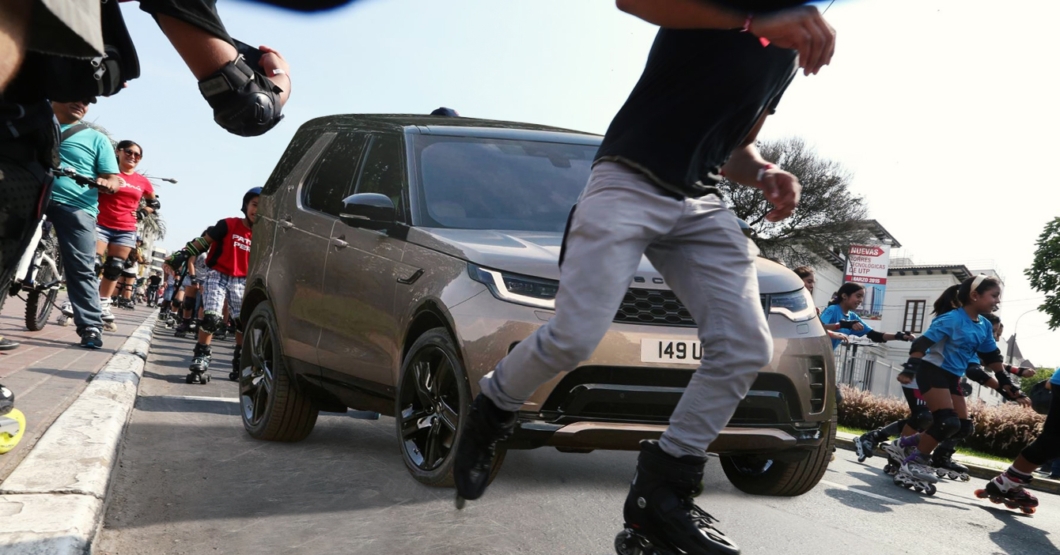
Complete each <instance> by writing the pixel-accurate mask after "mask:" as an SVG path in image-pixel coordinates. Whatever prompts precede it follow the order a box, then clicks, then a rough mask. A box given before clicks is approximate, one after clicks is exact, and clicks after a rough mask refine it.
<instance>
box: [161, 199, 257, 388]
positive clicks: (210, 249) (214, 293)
mask: <svg viewBox="0 0 1060 555" xmlns="http://www.w3.org/2000/svg"><path fill="white" fill-rule="evenodd" d="M260 195H261V187H254V188H253V189H251V190H249V191H247V193H246V194H245V195H243V217H242V218H225V219H223V220H219V221H218V222H217V223H216V224H214V225H213V227H210V228H209V229H208V230H206V234H205V235H204V236H203V237H196V238H195V239H192V240H191V241H189V242H188V244H187V245H185V247H184V248H183V249H181V250H179V251H177V252H176V253H174V254H173V256H171V257H170V258H169V260H167V263H168V264H169V265H170V266H171V267H173V268H180V267H182V266H183V265H184V264H186V263H188V262H189V261H191V260H192V259H194V258H195V257H196V256H198V255H200V254H202V253H204V252H205V253H207V255H206V266H207V268H209V271H208V272H207V273H206V278H205V279H204V280H203V291H202V295H203V311H204V314H203V318H202V323H200V324H199V338H198V339H199V341H198V342H197V343H196V344H195V351H194V354H193V355H192V360H191V366H189V367H188V369H189V370H190V371H191V372H190V373H189V374H188V377H187V382H188V383H208V382H209V381H210V375H209V374H207V373H206V371H207V370H209V368H210V341H211V340H212V339H213V333H214V332H215V331H217V330H218V329H220V328H221V326H222V325H224V320H223V318H222V313H223V311H224V306H225V297H226V295H227V297H228V309H229V314H231V316H232V319H233V320H235V321H236V322H237V324H236V352H235V357H233V359H232V372H231V373H229V375H228V378H229V379H231V380H236V379H238V378H239V358H240V349H241V347H242V345H243V331H242V330H241V329H240V327H239V324H238V322H239V309H240V307H242V305H243V290H244V287H245V286H246V281H247V266H248V264H249V261H250V238H251V235H252V232H251V226H253V225H254V220H256V219H257V216H258V196H260Z"/></svg>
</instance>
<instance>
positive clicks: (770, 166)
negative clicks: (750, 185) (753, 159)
mask: <svg viewBox="0 0 1060 555" xmlns="http://www.w3.org/2000/svg"><path fill="white" fill-rule="evenodd" d="M775 167H776V166H775V165H774V164H766V165H764V166H762V167H761V168H758V176H757V177H756V178H755V180H756V181H757V182H758V183H761V182H762V176H763V175H765V173H766V172H767V171H769V170H771V169H773V168H775Z"/></svg>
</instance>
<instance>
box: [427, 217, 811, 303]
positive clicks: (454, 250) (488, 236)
mask: <svg viewBox="0 0 1060 555" xmlns="http://www.w3.org/2000/svg"><path fill="white" fill-rule="evenodd" d="M407 240H408V241H409V242H410V243H414V244H417V245H420V246H422V247H426V248H429V249H432V250H437V251H441V252H444V253H446V254H449V255H451V256H455V257H457V258H461V259H464V260H467V261H468V262H473V263H475V264H478V265H480V266H484V267H486V268H490V269H494V270H502V271H505V272H511V273H513V274H522V275H525V276H533V277H540V278H545V279H554V280H558V279H559V251H560V245H561V244H562V241H563V234H562V233H556V232H550V231H548V232H546V231H495V230H478V229H445V228H426V227H413V228H410V230H409V235H408V239H407ZM756 266H757V269H758V287H759V289H760V291H761V292H762V293H786V292H788V291H795V290H797V289H801V288H802V287H803V284H802V280H801V279H799V277H798V276H796V275H795V273H794V272H792V271H791V270H789V269H787V268H785V267H784V266H781V265H780V264H777V263H775V262H771V261H769V260H766V259H764V258H758V259H757V260H756ZM636 277H642V278H644V282H643V283H641V282H639V281H637V282H636V284H637V286H638V287H642V288H645V289H666V288H667V287H666V285H665V282H664V281H663V279H662V276H661V275H659V272H658V271H657V270H656V269H655V268H654V267H653V266H652V265H651V263H650V262H648V259H647V257H642V258H641V260H640V266H639V267H638V268H637V273H636Z"/></svg>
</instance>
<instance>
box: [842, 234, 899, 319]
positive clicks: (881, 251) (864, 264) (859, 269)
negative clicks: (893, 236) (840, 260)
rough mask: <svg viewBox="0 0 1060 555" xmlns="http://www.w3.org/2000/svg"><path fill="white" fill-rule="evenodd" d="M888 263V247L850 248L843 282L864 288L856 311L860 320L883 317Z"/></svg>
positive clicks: (865, 246)
mask: <svg viewBox="0 0 1060 555" xmlns="http://www.w3.org/2000/svg"><path fill="white" fill-rule="evenodd" d="M890 263H891V246H890V245H851V246H850V254H849V255H848V256H847V271H846V275H845V276H844V277H843V280H844V281H853V282H854V283H860V284H862V285H864V286H865V300H864V301H863V302H862V303H861V306H860V307H859V308H858V309H857V310H856V312H857V313H858V316H861V318H862V319H865V320H879V319H880V318H881V317H882V316H883V297H884V293H885V292H886V290H887V267H888V266H889V265H890Z"/></svg>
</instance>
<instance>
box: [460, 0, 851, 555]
mask: <svg viewBox="0 0 1060 555" xmlns="http://www.w3.org/2000/svg"><path fill="white" fill-rule="evenodd" d="M619 7H620V8H621V9H623V10H624V11H627V12H629V13H631V14H633V15H635V16H637V17H640V18H642V19H644V20H646V21H648V22H650V23H653V24H655V25H659V27H660V29H659V31H658V34H657V35H656V38H655V43H654V44H653V46H652V49H651V52H650V54H649V55H648V61H647V65H646V66H645V69H644V73H643V74H642V76H641V78H640V81H639V82H638V83H637V85H636V87H635V88H634V89H633V91H632V93H631V94H630V96H629V99H628V100H627V101H626V103H625V104H624V105H623V107H622V108H621V109H620V110H619V112H618V114H617V115H616V116H615V118H614V120H613V121H612V122H611V125H610V127H609V128H608V130H607V133H606V135H605V136H604V140H603V143H602V144H601V146H600V149H599V150H598V152H597V156H596V160H595V161H594V164H593V169H592V173H591V175H590V178H589V182H588V184H587V185H586V188H585V190H584V191H583V192H582V195H581V197H580V199H579V201H578V203H577V205H576V206H575V208H574V210H572V212H571V216H570V219H569V221H568V229H567V233H566V235H565V238H564V246H563V249H562V254H561V255H560V270H561V277H560V284H561V285H560V287H559V291H558V293H557V296H556V303H555V304H556V313H555V316H554V317H552V318H551V319H550V320H549V321H548V322H547V323H546V324H545V325H544V326H542V327H541V328H539V329H538V330H536V331H535V332H534V333H533V335H531V336H530V337H529V338H527V339H525V340H524V341H521V342H519V343H518V344H516V345H515V347H514V348H513V349H512V350H511V351H510V352H509V354H508V355H507V356H506V357H505V358H504V359H503V360H501V361H500V362H499V363H498V364H497V366H496V367H495V369H494V370H493V371H492V372H491V373H489V374H487V375H486V376H485V377H483V379H482V380H481V381H480V382H479V385H480V387H481V393H480V394H479V395H478V396H477V397H475V399H474V401H473V403H472V405H471V408H470V412H469V414H468V417H467V418H466V419H465V422H464V424H463V426H462V427H461V430H460V431H459V432H458V435H457V438H458V439H457V445H456V446H455V449H456V455H455V460H454V479H455V482H456V489H457V506H458V507H461V506H463V503H464V500H466V499H478V498H479V497H480V496H481V495H482V494H483V493H484V491H485V489H486V486H487V485H488V483H489V478H490V473H491V472H490V471H491V468H492V462H493V457H494V454H495V449H496V446H497V443H498V442H500V441H502V440H504V439H505V438H506V437H508V436H509V435H510V434H511V432H512V430H513V428H514V427H515V423H516V421H517V419H518V413H517V411H519V410H520V408H521V407H522V405H523V402H524V401H525V400H526V399H527V398H528V397H529V396H530V395H531V394H532V393H533V392H534V391H535V390H536V389H537V388H538V387H539V386H540V385H541V384H542V383H544V382H546V381H548V380H550V379H552V378H553V377H554V376H556V375H557V374H558V373H560V372H564V371H569V370H571V369H572V368H574V367H575V366H576V365H577V364H578V363H579V362H580V361H583V360H585V359H586V358H588V357H589V356H591V354H592V352H593V350H594V349H595V348H596V347H597V345H598V344H599V342H600V341H601V339H602V338H603V336H604V334H605V333H606V331H607V329H608V328H609V327H610V325H611V322H612V320H613V319H614V315H615V313H616V311H617V310H618V307H619V304H620V302H621V300H622V298H623V296H624V295H625V294H626V292H627V290H628V288H629V286H630V284H631V283H632V279H633V275H634V273H635V271H636V269H637V267H638V265H639V264H640V262H641V260H642V258H643V257H644V255H647V257H648V259H649V260H650V261H651V262H652V264H653V265H654V266H655V268H656V269H657V270H658V271H659V272H660V273H661V274H662V276H663V277H664V279H665V280H666V283H668V284H669V286H670V287H671V289H672V290H673V292H674V293H676V294H677V296H678V297H679V298H680V299H681V300H682V301H683V303H684V304H685V306H686V307H687V308H688V310H689V312H690V313H691V314H692V316H693V318H694V319H695V321H696V322H699V338H700V340H701V342H702V344H703V348H704V349H705V352H704V356H703V362H702V364H701V366H700V367H699V368H698V370H697V371H696V372H695V374H694V375H693V377H692V379H691V381H690V382H689V385H688V387H687V389H686V391H685V394H684V395H683V396H682V397H681V400H680V401H679V403H678V405H677V407H676V409H675V410H674V413H673V415H672V417H671V419H670V425H669V427H668V428H667V430H666V431H665V432H664V433H663V434H662V437H661V438H660V439H659V440H650V441H648V440H646V441H643V442H641V450H640V456H639V458H638V461H637V469H636V473H635V475H634V477H633V480H632V483H631V484H630V490H629V496H628V497H627V499H626V503H625V505H624V508H623V515H624V519H625V528H626V529H625V530H624V531H623V532H621V533H620V535H619V537H618V538H617V539H616V542H617V543H620V544H621V545H622V546H623V548H624V546H631V545H633V544H639V545H640V546H642V547H643V546H644V545H648V546H652V547H649V548H648V549H655V550H671V551H679V552H681V553H691V554H703V553H726V554H732V553H738V552H739V549H738V548H737V547H736V546H735V545H734V544H733V543H732V542H731V541H729V539H728V538H726V537H725V536H724V534H722V533H721V532H720V531H718V530H717V528H715V525H714V523H715V522H716V521H714V520H713V518H712V517H710V515H708V514H707V513H705V512H704V511H703V510H702V509H700V508H699V507H697V506H696V504H695V503H694V502H693V500H692V497H693V494H694V493H696V492H697V491H698V490H699V487H700V486H699V484H700V482H701V479H702V477H703V467H704V465H705V463H706V461H707V456H706V448H707V446H708V445H709V444H710V443H711V441H713V439H714V438H715V437H717V435H718V433H719V431H720V430H721V428H723V427H724V426H725V424H726V423H727V422H728V421H729V419H730V418H731V417H732V414H733V412H734V411H735V409H736V407H737V405H738V404H739V403H740V401H741V399H743V397H744V396H745V395H746V393H747V391H748V389H749V388H750V386H751V384H752V383H753V381H754V379H755V377H756V376H757V374H758V371H759V369H761V368H762V367H763V366H765V365H766V364H768V363H769V361H770V360H771V358H772V339H771V336H770V334H769V329H768V326H767V324H766V319H765V315H764V313H763V311H762V307H761V299H760V297H759V291H758V283H757V276H756V272H755V265H754V264H755V262H754V261H755V255H756V249H755V247H754V245H753V243H751V241H750V240H749V239H748V238H747V237H746V236H744V235H743V233H742V232H741V230H740V226H739V222H738V221H737V219H736V217H735V216H734V215H733V213H732V212H731V211H730V210H728V209H727V208H726V207H725V204H724V202H723V201H722V200H721V198H720V197H719V196H718V195H719V192H718V189H717V187H716V185H717V184H718V183H719V182H720V181H721V179H722V174H723V173H724V175H725V176H726V177H727V178H728V179H730V180H733V181H734V182H738V183H744V184H747V185H749V186H753V187H756V188H759V189H761V190H762V191H763V192H764V193H765V196H766V199H767V200H768V201H769V202H770V203H772V204H773V206H774V207H775V208H774V210H773V211H772V212H771V213H770V214H769V216H768V218H769V220H770V221H780V220H783V219H784V218H787V217H788V216H789V215H790V214H791V213H792V211H793V210H794V209H795V207H796V205H797V204H798V200H799V192H800V186H799V183H798V179H797V178H796V177H795V176H794V175H792V174H791V173H789V172H786V171H784V170H782V169H781V168H779V167H777V166H776V165H774V164H771V163H769V162H768V161H766V160H764V159H763V158H762V157H761V155H760V153H759V152H758V149H757V147H756V146H755V138H756V136H757V134H758V131H759V129H760V128H761V126H762V125H763V123H764V121H765V119H766V117H767V116H768V114H770V113H772V112H773V111H774V110H775V108H776V106H777V104H778V103H779V101H780V98H781V96H782V95H783V93H784V91H785V90H786V88H787V86H788V85H789V84H790V82H791V80H792V79H793V78H794V76H795V73H796V72H797V68H798V66H801V67H803V68H804V70H805V72H806V73H807V74H810V73H816V72H817V71H818V70H820V69H821V67H823V66H824V65H825V64H827V63H828V62H829V60H830V59H831V56H832V50H833V48H832V47H833V44H834V31H833V30H832V29H831V27H830V26H829V25H828V24H827V22H825V21H824V19H823V18H822V17H821V15H820V12H819V11H818V10H817V9H816V8H813V7H799V8H794V9H790V10H782V11H779V12H772V13H766V14H757V15H749V14H747V13H734V12H731V11H728V10H725V9H721V8H718V7H716V6H714V5H712V4H708V3H700V2H687V1H680V0H638V1H628V2H620V3H619ZM793 37H794V39H793ZM804 39H805V40H806V42H801V41H802V40H804ZM767 44H768V46H767ZM811 44H812V46H810V45H811ZM796 50H797V51H796ZM797 61H798V63H796V62H797Z"/></svg>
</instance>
